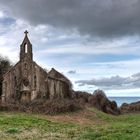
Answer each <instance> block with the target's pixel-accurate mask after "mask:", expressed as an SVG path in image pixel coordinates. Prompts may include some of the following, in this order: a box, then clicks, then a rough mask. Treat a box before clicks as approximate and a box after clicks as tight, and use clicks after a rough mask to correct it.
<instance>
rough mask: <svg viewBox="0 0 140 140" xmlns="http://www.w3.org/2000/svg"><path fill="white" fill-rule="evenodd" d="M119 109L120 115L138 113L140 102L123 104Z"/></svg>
mask: <svg viewBox="0 0 140 140" xmlns="http://www.w3.org/2000/svg"><path fill="white" fill-rule="evenodd" d="M120 109H121V112H122V113H128V112H140V101H138V102H134V103H131V104H127V103H123V104H122V105H121V107H120Z"/></svg>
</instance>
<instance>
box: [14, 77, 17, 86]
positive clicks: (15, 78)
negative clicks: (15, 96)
mask: <svg viewBox="0 0 140 140" xmlns="http://www.w3.org/2000/svg"><path fill="white" fill-rule="evenodd" d="M14 83H15V86H16V85H17V77H16V76H15V77H14Z"/></svg>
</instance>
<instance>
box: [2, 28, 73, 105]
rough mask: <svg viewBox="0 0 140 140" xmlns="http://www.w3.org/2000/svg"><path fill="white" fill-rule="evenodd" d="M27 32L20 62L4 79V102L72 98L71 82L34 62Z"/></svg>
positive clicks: (21, 47) (54, 71)
mask: <svg viewBox="0 0 140 140" xmlns="http://www.w3.org/2000/svg"><path fill="white" fill-rule="evenodd" d="M27 33H28V32H27V31H25V37H24V40H23V42H22V44H21V45H20V60H19V62H18V63H17V64H16V65H15V66H13V67H12V68H11V69H10V70H9V71H8V72H7V73H6V74H5V75H4V77H3V79H4V80H3V87H2V89H3V90H2V91H3V92H2V102H9V101H12V100H13V101H19V102H30V101H32V100H34V99H37V98H46V99H53V98H65V97H70V96H71V95H70V93H71V92H70V90H71V87H72V85H71V82H70V81H69V80H68V79H67V78H66V77H65V76H64V75H63V74H61V73H59V72H58V71H56V70H55V69H54V68H52V70H51V71H50V72H48V73H47V72H46V71H45V70H44V69H43V68H41V67H40V66H39V65H38V64H37V63H36V62H34V61H33V53H32V44H31V43H30V41H29V39H28V36H27Z"/></svg>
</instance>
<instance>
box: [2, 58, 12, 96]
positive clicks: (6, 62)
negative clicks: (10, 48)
mask: <svg viewBox="0 0 140 140" xmlns="http://www.w3.org/2000/svg"><path fill="white" fill-rule="evenodd" d="M10 67H11V64H10V61H9V60H8V59H7V58H3V57H1V56H0V97H1V95H2V81H3V75H4V74H5V73H6V72H7V71H8V70H9V69H10Z"/></svg>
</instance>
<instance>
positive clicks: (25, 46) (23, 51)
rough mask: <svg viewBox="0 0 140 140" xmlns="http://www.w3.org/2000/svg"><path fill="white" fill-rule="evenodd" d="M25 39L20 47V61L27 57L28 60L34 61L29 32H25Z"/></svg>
mask: <svg viewBox="0 0 140 140" xmlns="http://www.w3.org/2000/svg"><path fill="white" fill-rule="evenodd" d="M24 33H25V37H24V40H23V42H22V44H21V45H20V61H22V59H24V58H25V57H26V59H29V60H31V61H32V60H33V53H32V44H31V43H30V40H29V38H28V31H27V30H26V31H25V32H24Z"/></svg>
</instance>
